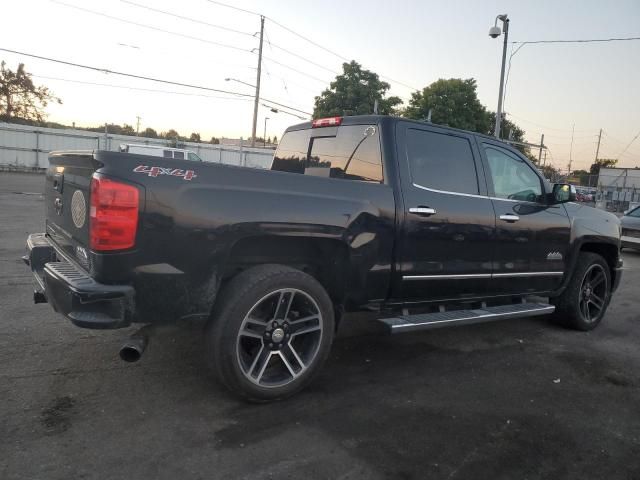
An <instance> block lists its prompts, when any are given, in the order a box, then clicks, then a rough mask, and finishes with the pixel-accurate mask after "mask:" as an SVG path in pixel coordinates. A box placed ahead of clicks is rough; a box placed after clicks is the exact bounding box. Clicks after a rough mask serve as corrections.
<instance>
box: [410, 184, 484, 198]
mask: <svg viewBox="0 0 640 480" xmlns="http://www.w3.org/2000/svg"><path fill="white" fill-rule="evenodd" d="M413 186H414V187H416V188H419V189H421V190H426V191H428V192H434V193H444V194H447V195H458V196H460V197H471V198H486V199H489V197H487V196H486V195H474V194H471V193H460V192H450V191H448V190H436V189H435V188H429V187H423V186H422V185H418V184H417V183H414V184H413Z"/></svg>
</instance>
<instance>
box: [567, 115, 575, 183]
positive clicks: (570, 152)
mask: <svg viewBox="0 0 640 480" xmlns="http://www.w3.org/2000/svg"><path fill="white" fill-rule="evenodd" d="M575 129H576V124H575V123H574V124H573V125H572V126H571V147H570V149H569V171H568V172H567V175H571V163H572V162H573V134H574V133H575Z"/></svg>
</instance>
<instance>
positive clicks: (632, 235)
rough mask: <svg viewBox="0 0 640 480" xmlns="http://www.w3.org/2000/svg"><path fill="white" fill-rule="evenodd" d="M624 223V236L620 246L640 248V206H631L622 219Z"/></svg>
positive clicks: (621, 221)
mask: <svg viewBox="0 0 640 480" xmlns="http://www.w3.org/2000/svg"><path fill="white" fill-rule="evenodd" d="M620 223H621V224H622V238H621V239H620V244H621V245H620V248H621V249H622V248H635V249H636V250H640V206H638V205H637V204H636V206H635V207H633V208H630V209H629V210H627V211H626V212H624V216H623V217H622V218H621V219H620Z"/></svg>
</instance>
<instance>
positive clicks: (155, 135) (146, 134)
mask: <svg viewBox="0 0 640 480" xmlns="http://www.w3.org/2000/svg"><path fill="white" fill-rule="evenodd" d="M142 136H143V137H148V138H158V132H156V131H155V130H154V129H153V128H151V127H147V128H145V129H144V131H143V132H142Z"/></svg>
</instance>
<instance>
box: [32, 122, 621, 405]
mask: <svg viewBox="0 0 640 480" xmlns="http://www.w3.org/2000/svg"><path fill="white" fill-rule="evenodd" d="M49 161H50V166H49V168H48V170H47V173H46V187H45V205H46V225H45V232H44V233H34V234H32V235H30V236H29V237H28V240H27V250H28V252H27V255H26V256H25V257H24V259H25V262H26V263H27V264H28V265H30V268H31V270H32V271H33V273H34V275H35V279H36V282H37V285H36V290H35V292H34V299H35V301H36V303H39V302H48V303H49V304H50V305H51V306H52V307H53V309H54V310H55V311H56V312H58V313H60V314H62V315H64V316H66V317H67V318H68V319H69V320H70V321H71V322H73V323H74V324H75V325H77V326H79V327H83V328H94V329H106V328H110V329H111V328H122V327H128V326H130V325H132V324H140V327H141V330H140V331H139V332H138V333H136V334H134V335H133V336H131V337H130V338H129V340H127V341H126V342H125V344H124V346H123V348H122V349H121V351H120V355H121V357H122V358H123V359H124V360H129V361H134V360H137V359H139V358H140V356H141V355H142V353H143V351H144V348H145V346H146V344H147V338H148V336H149V333H150V332H151V331H152V329H155V328H156V327H158V326H160V325H163V324H167V323H170V322H176V321H179V320H184V319H197V318H200V319H203V320H205V325H206V327H205V328H204V330H203V336H204V338H205V340H206V343H207V349H206V352H207V357H208V358H207V360H208V363H210V364H211V366H212V368H213V370H214V371H215V372H216V373H217V375H218V377H219V378H220V380H221V381H222V382H223V383H224V384H225V385H226V386H227V387H228V388H229V389H231V390H232V391H233V392H235V393H237V394H239V395H241V396H243V397H245V398H247V399H250V400H255V401H269V400H275V399H279V398H283V397H286V396H288V395H291V394H293V393H295V392H297V391H299V390H300V389H301V388H303V387H304V386H305V385H307V384H308V383H309V382H310V381H311V380H312V378H313V377H314V376H315V375H316V374H317V373H318V372H319V370H320V368H321V366H322V364H323V363H324V361H325V360H326V358H327V356H328V354H329V349H330V347H331V343H332V340H333V338H334V334H335V332H336V329H337V328H338V326H339V324H340V323H341V322H344V321H348V317H349V314H350V313H351V312H363V311H366V312H372V313H371V314H372V316H373V317H374V319H375V320H372V321H380V322H382V323H383V325H384V326H385V328H387V329H388V330H389V331H390V332H391V333H397V332H414V331H419V330H425V329H430V328H437V327H443V326H449V325H463V324H469V323H477V322H486V321H491V320H499V319H514V318H519V317H531V316H534V315H542V314H553V318H554V319H555V320H556V321H557V322H559V323H561V324H563V325H566V326H568V327H571V328H574V329H578V330H583V331H584V330H591V329H593V328H595V327H596V326H597V325H598V324H599V323H600V322H601V321H602V319H603V317H604V315H605V312H606V310H607V307H608V305H609V302H610V300H611V296H612V293H613V292H614V291H615V289H616V287H617V285H618V284H619V283H620V278H621V273H622V272H621V270H622V261H621V260H620V255H619V252H620V236H621V230H620V221H619V220H618V219H617V218H616V217H615V216H614V215H612V214H610V213H607V212H604V211H600V210H596V209H594V208H590V207H586V206H581V205H579V204H577V203H575V202H574V201H573V200H574V199H575V191H574V190H572V187H570V186H569V185H564V184H556V185H551V184H549V183H548V182H547V181H546V180H545V178H544V177H543V175H542V174H541V173H540V172H539V171H538V170H537V169H536V167H535V166H534V165H533V164H532V163H530V162H529V160H528V159H527V158H526V157H525V156H523V155H522V154H521V153H520V152H519V151H518V150H516V149H514V148H512V147H510V146H509V145H507V144H506V143H504V142H502V141H499V140H497V139H495V138H493V137H488V136H484V135H479V134H476V133H471V132H467V131H462V130H456V129H453V128H447V127H442V126H438V125H434V124H431V123H424V122H418V121H410V120H406V119H402V118H394V117H389V116H354V117H332V118H324V119H318V120H314V121H312V122H306V123H302V124H299V125H296V126H292V127H290V128H288V129H287V130H286V132H285V134H284V135H283V137H282V140H281V142H280V145H279V146H278V149H277V151H276V153H275V155H274V158H273V163H272V167H271V169H270V170H259V169H251V168H244V167H236V166H229V165H222V164H214V163H201V164H197V165H196V164H194V163H193V162H188V161H180V160H175V159H165V158H161V157H155V156H148V155H137V154H131V153H119V152H107V151H99V150H98V151H82V152H78V151H75V152H74V151H69V152H57V153H52V154H51V156H50V159H49Z"/></svg>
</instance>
